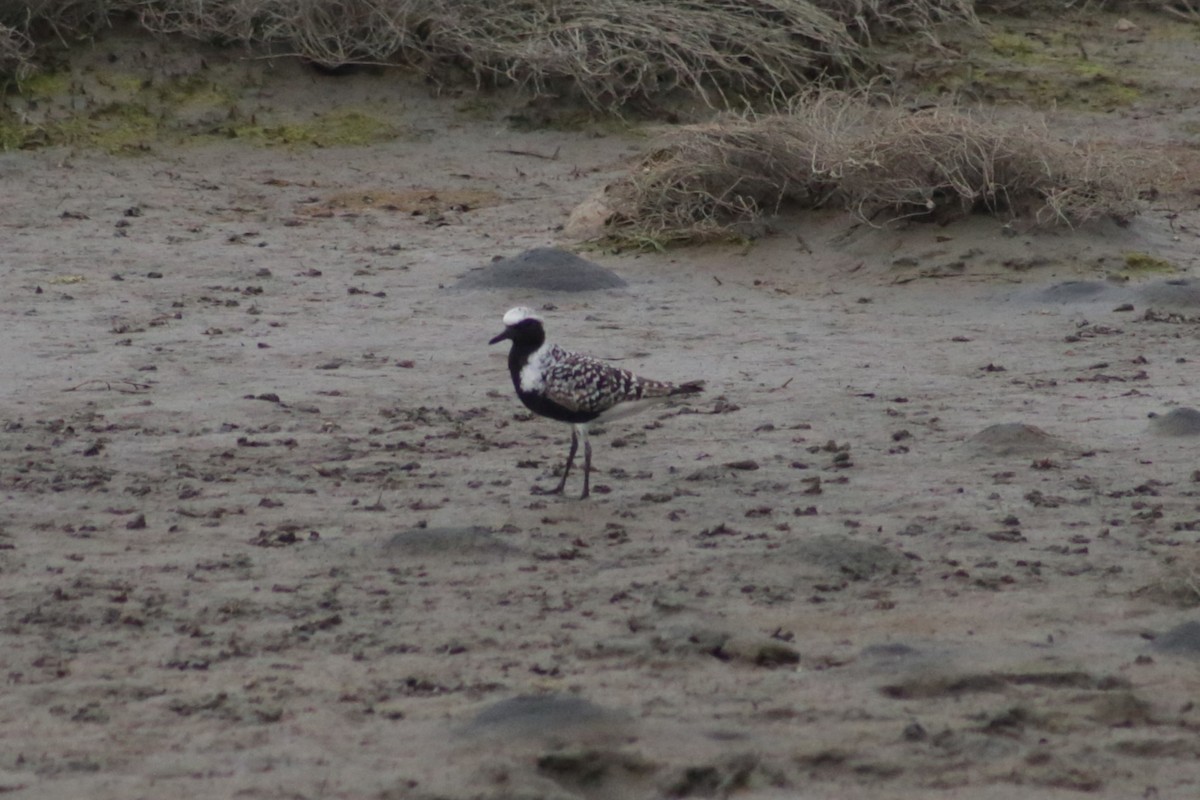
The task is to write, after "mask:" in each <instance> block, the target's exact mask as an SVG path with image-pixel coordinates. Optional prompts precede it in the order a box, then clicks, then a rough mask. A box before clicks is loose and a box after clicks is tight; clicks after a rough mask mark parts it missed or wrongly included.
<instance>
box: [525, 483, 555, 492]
mask: <svg viewBox="0 0 1200 800" xmlns="http://www.w3.org/2000/svg"><path fill="white" fill-rule="evenodd" d="M529 493H530V494H562V493H563V486H562V484H561V483H560V484H559V485H558V486H555V487H554V488H553V489H543V488H542V487H540V486H534V487H533V488H532V489H530V490H529Z"/></svg>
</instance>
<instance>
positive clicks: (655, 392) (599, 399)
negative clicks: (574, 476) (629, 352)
mask: <svg viewBox="0 0 1200 800" xmlns="http://www.w3.org/2000/svg"><path fill="white" fill-rule="evenodd" d="M505 339H509V340H511V341H512V347H511V349H510V350H509V351H508V371H509V372H510V373H511V374H512V382H513V386H514V387H515V388H516V390H517V397H519V398H520V399H521V402H522V403H524V404H525V407H526V408H528V409H529V410H530V411H532V412H533V413H535V414H538V415H540V416H543V417H549V418H550V419H556V420H558V421H559V422H566V423H568V424H570V425H571V451H570V452H569V453H568V454H567V466H566V468H565V469H563V474H562V480H560V481H559V482H558V486H556V487H554V488H553V489H550V490H548V491H547V490H540V489H535V490H534V492H535V493H536V494H559V493H561V492H562V490H563V487H564V486H566V485H567V475H568V474H569V473H570V472H571V465H572V464H573V463H574V462H575V453H576V451H578V449H579V441H580V440H581V439H582V440H583V494H582V495H580V499H581V500H582V499H583V498H585V497H587V496H588V493H589V489H590V487H589V479H590V477H591V472H592V444H591V442H589V441H588V426H589V425H591V424H592V423H593V422H609V421H611V420H614V419H620V418H621V417H625V416H628V415H630V414H634V413H636V412H638V411H641V410H642V409H644V408H646V407H647V406H650V405H653V404H656V403H659V402H662V401H663V400H666V399H667V398H668V397H678V396H680V395H688V394H696V393H697V392H701V391H703V390H704V388H703V387H704V382H703V381H690V382H688V383H681V384H674V383H667V382H665V381H652V380H648V379H646V378H640V377H638V376H637V375H634V374H633V373H632V372H630V371H629V370H625V369H620V368H619V367H614V366H612V365H611V364H606V363H604V362H603V361H599V360H597V359H595V358H592V357H591V356H585V355H581V354H579V353H572V352H571V351H569V350H564V349H562V348H561V347H559V346H558V345H556V344H550V343H548V342H547V341H546V329H545V328H544V327H543V326H542V320H541V318H539V317H538V316H537V314H536V313H534V312H533V310H532V309H528V308H523V307H517V308H512V309H509V311H508V313H507V314H505V315H504V332H503V333H501V334H500V335H498V336H496V337H494V338H493V339H492V340H491V341H490V342H488V344H496V343H497V342H502V341H504V340H505Z"/></svg>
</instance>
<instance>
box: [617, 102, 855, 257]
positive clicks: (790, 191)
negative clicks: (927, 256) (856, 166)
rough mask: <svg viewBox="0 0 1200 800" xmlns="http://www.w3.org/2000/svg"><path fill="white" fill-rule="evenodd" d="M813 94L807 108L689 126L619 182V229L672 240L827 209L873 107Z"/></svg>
mask: <svg viewBox="0 0 1200 800" xmlns="http://www.w3.org/2000/svg"><path fill="white" fill-rule="evenodd" d="M846 97H847V96H846V95H841V94H837V93H825V94H814V95H811V96H810V97H809V98H808V100H806V101H805V103H804V113H793V114H773V115H769V116H764V117H758V118H746V117H737V116H730V117H727V118H726V119H721V120H717V121H715V122H711V123H706V124H702V125H690V126H686V127H683V128H679V129H677V130H675V131H673V132H671V133H670V134H668V135H667V136H666V137H665V140H664V141H663V142H662V144H660V145H659V146H658V147H656V148H655V149H654V150H652V151H651V152H650V153H649V154H648V155H647V156H645V157H644V158H642V159H641V160H640V161H639V163H638V164H637V165H636V166H635V168H634V169H633V170H632V172H631V174H630V175H629V177H628V179H626V180H624V181H621V182H618V183H617V184H615V185H613V186H611V187H609V191H608V194H609V200H608V205H610V206H612V207H613V208H615V209H617V214H616V215H615V216H614V218H613V219H612V221H611V222H610V225H611V226H612V227H613V230H614V232H617V235H618V236H621V237H626V236H627V237H631V238H643V237H644V238H645V239H646V240H647V241H654V242H658V243H670V242H675V241H698V240H705V239H716V238H723V237H727V236H730V235H745V234H751V233H753V232H754V231H755V230H756V229H757V228H758V227H759V225H760V222H761V220H762V218H763V217H764V216H766V215H769V214H773V213H775V212H777V211H778V210H779V209H780V208H782V207H784V206H793V207H800V208H819V207H821V206H823V205H825V204H826V203H827V202H828V201H829V200H830V198H831V197H833V196H834V195H835V194H836V193H837V191H838V187H839V185H840V183H841V181H842V178H843V171H844V169H845V168H846V166H847V165H848V164H851V163H852V154H851V153H850V152H849V151H848V149H847V143H848V141H849V138H850V137H851V136H852V133H851V131H852V130H854V129H857V128H859V127H861V125H862V124H863V120H862V116H863V114H864V113H865V112H866V106H865V105H855V104H852V103H849V102H847V101H846V100H845V98H846Z"/></svg>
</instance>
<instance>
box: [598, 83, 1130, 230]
mask: <svg viewBox="0 0 1200 800" xmlns="http://www.w3.org/2000/svg"><path fill="white" fill-rule="evenodd" d="M1125 166H1126V165H1125V164H1124V163H1122V162H1121V161H1119V160H1114V159H1112V158H1108V157H1105V156H1104V155H1102V154H1101V153H1100V152H1098V151H1096V150H1094V149H1091V148H1085V147H1077V146H1071V145H1067V144H1064V143H1061V142H1058V141H1056V140H1055V139H1053V137H1051V136H1050V134H1049V133H1048V132H1047V131H1046V129H1045V128H1044V127H1043V126H1036V125H1030V124H1020V123H1010V122H1003V121H999V120H995V119H988V118H986V117H984V116H982V115H979V114H972V113H968V112H964V111H957V110H952V109H947V108H931V109H925V110H921V111H917V112H910V111H906V110H903V109H899V108H895V107H892V106H887V105H883V106H873V105H871V104H869V103H868V102H867V101H866V99H865V98H864V97H862V96H855V95H847V94H844V93H831V92H825V93H820V94H813V95H810V96H808V97H806V98H805V99H804V100H803V101H802V102H800V103H798V104H797V105H796V106H795V107H794V108H793V110H792V111H791V112H790V113H788V114H779V115H769V116H763V117H757V118H735V119H728V120H722V121H718V122H714V123H709V124H706V125H695V126H689V127H686V128H681V129H679V130H677V131H675V132H673V133H671V134H669V135H668V136H667V138H666V140H665V141H664V142H663V143H662V144H661V145H660V146H659V147H656V148H655V149H654V150H652V151H651V152H650V154H649V155H647V156H645V157H644V158H643V159H642V160H641V161H640V162H639V163H638V164H637V165H635V167H634V168H633V170H632V171H631V173H630V175H629V176H628V177H627V178H626V179H624V180H622V181H619V182H617V183H616V184H615V185H613V186H610V187H609V189H608V192H607V194H608V203H609V205H610V206H611V207H612V208H613V209H614V211H615V213H614V215H613V216H612V218H611V221H610V223H609V224H610V229H611V232H612V233H613V235H614V236H616V237H617V238H624V239H631V240H637V241H652V242H657V243H667V242H675V241H702V240H706V239H714V238H723V237H728V236H737V235H746V234H747V233H753V232H754V231H755V230H757V229H759V228H761V226H762V223H763V218H764V217H765V216H766V215H767V214H771V213H774V212H775V211H777V210H779V209H780V208H782V207H784V206H787V207H791V208H821V207H826V206H841V207H844V208H847V209H849V210H851V211H852V212H854V213H855V214H856V215H857V216H858V217H859V218H861V219H863V220H869V221H893V220H895V219H897V218H901V217H913V216H917V217H929V218H934V217H936V216H939V215H940V214H941V212H943V211H946V210H952V211H969V212H985V213H992V214H1003V215H1008V216H1010V217H1013V218H1018V217H1022V218H1029V219H1032V220H1033V221H1034V222H1036V223H1038V224H1043V225H1053V224H1066V225H1078V224H1081V223H1085V222H1088V221H1090V220H1094V219H1097V218H1099V217H1104V216H1111V217H1116V218H1119V219H1125V218H1127V217H1129V216H1132V215H1133V214H1135V213H1136V211H1137V197H1136V189H1135V185H1134V182H1133V180H1132V179H1131V178H1130V176H1129V172H1128V170H1126V169H1125Z"/></svg>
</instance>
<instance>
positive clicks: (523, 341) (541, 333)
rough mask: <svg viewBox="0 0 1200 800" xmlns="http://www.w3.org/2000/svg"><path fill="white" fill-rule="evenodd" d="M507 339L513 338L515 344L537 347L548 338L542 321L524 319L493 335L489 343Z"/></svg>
mask: <svg viewBox="0 0 1200 800" xmlns="http://www.w3.org/2000/svg"><path fill="white" fill-rule="evenodd" d="M505 339H511V340H512V341H513V344H516V345H519V346H520V345H524V346H527V347H528V346H532V347H537V346H539V345H541V343H542V342H544V341H545V340H546V332H545V330H544V329H543V328H542V321H541V320H539V319H532V318H531V319H523V320H521V321H520V322H518V323H517V324H516V325H509V326H508V327H507V328H505V329H504V332H503V333H500V334H498V335H496V336H494V337H492V339H491V341H489V342H488V344H496V343H497V342H502V341H504V340H505Z"/></svg>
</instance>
